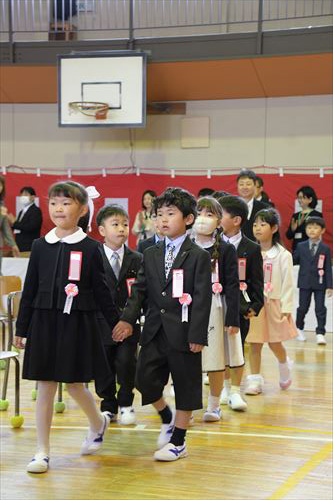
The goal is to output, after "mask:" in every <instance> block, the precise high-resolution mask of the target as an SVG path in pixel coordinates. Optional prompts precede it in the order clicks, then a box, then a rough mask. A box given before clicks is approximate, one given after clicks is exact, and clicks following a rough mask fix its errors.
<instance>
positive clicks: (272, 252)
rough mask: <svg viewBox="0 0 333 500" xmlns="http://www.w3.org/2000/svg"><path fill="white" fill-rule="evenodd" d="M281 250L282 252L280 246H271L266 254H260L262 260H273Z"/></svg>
mask: <svg viewBox="0 0 333 500" xmlns="http://www.w3.org/2000/svg"><path fill="white" fill-rule="evenodd" d="M281 250H284V248H283V247H282V246H281V245H279V244H277V245H273V246H272V248H270V249H269V250H267V252H262V255H263V259H264V260H265V259H275V257H276V256H277V255H278V254H279V253H280V252H281Z"/></svg>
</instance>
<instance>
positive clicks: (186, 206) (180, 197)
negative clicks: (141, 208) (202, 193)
mask: <svg viewBox="0 0 333 500" xmlns="http://www.w3.org/2000/svg"><path fill="white" fill-rule="evenodd" d="M170 205H174V206H175V207H177V208H178V210H180V211H181V213H182V214H183V217H184V218H185V217H187V216H188V215H190V214H192V215H193V216H194V219H195V218H196V216H197V201H196V199H195V197H194V196H193V194H191V193H189V192H188V191H186V189H182V188H178V187H169V188H167V189H166V190H165V191H164V193H162V194H161V195H160V196H158V197H157V198H155V200H154V210H153V211H154V212H155V213H157V210H158V209H159V208H162V207H163V206H167V207H169V206H170ZM193 224H194V221H193V223H192V224H189V225H187V228H188V229H189V228H191V227H192V226H193Z"/></svg>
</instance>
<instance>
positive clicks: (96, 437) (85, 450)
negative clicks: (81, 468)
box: [81, 411, 110, 455]
mask: <svg viewBox="0 0 333 500" xmlns="http://www.w3.org/2000/svg"><path fill="white" fill-rule="evenodd" d="M102 415H103V419H104V423H103V427H102V430H101V432H93V431H92V430H90V429H89V431H88V435H87V437H86V438H85V440H84V441H83V443H82V446H81V455H92V454H93V453H96V451H97V450H99V449H100V447H101V446H102V444H103V438H104V434H105V431H106V429H107V428H108V425H109V423H110V417H109V412H107V411H104V412H103V413H102Z"/></svg>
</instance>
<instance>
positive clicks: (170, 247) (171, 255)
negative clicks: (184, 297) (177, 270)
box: [164, 243, 176, 278]
mask: <svg viewBox="0 0 333 500" xmlns="http://www.w3.org/2000/svg"><path fill="white" fill-rule="evenodd" d="M175 249H176V247H175V245H173V244H172V243H169V244H168V246H167V250H168V251H167V254H166V256H165V263H164V268H165V277H166V278H168V276H169V273H170V269H171V268H172V264H173V261H174V260H175V257H174V252H175Z"/></svg>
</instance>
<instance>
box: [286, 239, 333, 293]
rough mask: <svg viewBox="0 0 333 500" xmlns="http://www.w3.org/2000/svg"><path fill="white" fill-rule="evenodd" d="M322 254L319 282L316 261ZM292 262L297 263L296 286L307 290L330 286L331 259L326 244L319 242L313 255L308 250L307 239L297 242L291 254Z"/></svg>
mask: <svg viewBox="0 0 333 500" xmlns="http://www.w3.org/2000/svg"><path fill="white" fill-rule="evenodd" d="M320 255H324V256H325V260H324V267H323V271H324V275H323V282H322V283H320V282H319V274H318V261H319V256H320ZM293 261H294V264H299V273H298V282H297V286H298V288H305V289H307V290H310V289H312V290H326V288H332V260H331V251H330V248H329V246H328V245H325V243H322V242H320V243H319V246H318V248H317V252H316V253H315V255H314V256H313V255H312V254H311V251H310V244H309V241H304V242H302V243H298V245H297V246H296V249H295V252H294V254H293Z"/></svg>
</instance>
